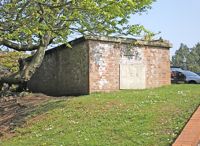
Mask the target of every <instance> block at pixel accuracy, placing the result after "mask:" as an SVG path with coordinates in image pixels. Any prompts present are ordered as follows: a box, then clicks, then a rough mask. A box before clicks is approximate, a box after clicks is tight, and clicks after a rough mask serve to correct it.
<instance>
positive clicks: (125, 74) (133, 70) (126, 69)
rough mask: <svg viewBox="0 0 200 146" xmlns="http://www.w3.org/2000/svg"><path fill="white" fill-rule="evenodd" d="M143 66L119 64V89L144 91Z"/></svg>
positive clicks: (144, 77)
mask: <svg viewBox="0 0 200 146" xmlns="http://www.w3.org/2000/svg"><path fill="white" fill-rule="evenodd" d="M145 81H146V76H145V66H144V65H142V64H120V89H144V88H145V86H146V82H145Z"/></svg>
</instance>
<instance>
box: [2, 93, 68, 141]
mask: <svg viewBox="0 0 200 146" xmlns="http://www.w3.org/2000/svg"><path fill="white" fill-rule="evenodd" d="M66 99H67V98H65V99H63V98H62V99H59V98H55V97H49V96H45V95H34V94H33V95H28V96H24V97H3V98H0V139H1V138H5V137H12V136H13V135H14V134H15V133H14V129H15V128H16V127H20V126H22V125H23V124H24V122H25V121H26V120H27V119H28V118H30V117H33V116H34V115H35V116H36V115H40V114H42V113H45V112H47V111H50V110H53V109H56V108H58V107H59V108H60V107H64V104H63V103H64V102H63V101H64V100H66Z"/></svg>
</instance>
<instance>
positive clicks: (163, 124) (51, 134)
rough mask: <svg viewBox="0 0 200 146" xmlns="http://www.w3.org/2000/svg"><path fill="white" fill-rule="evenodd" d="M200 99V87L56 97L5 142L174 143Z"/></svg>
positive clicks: (55, 145) (27, 145) (59, 145)
mask: <svg viewBox="0 0 200 146" xmlns="http://www.w3.org/2000/svg"><path fill="white" fill-rule="evenodd" d="M199 103H200V85H172V86H167V87H162V88H157V89H148V90H123V91H118V92H112V93H95V94H91V95H88V96H80V97H75V98H70V99H66V100H63V99H60V100H59V99H58V100H51V101H50V102H48V103H46V104H45V105H43V106H40V107H38V108H37V109H36V110H35V111H34V113H31V114H32V115H39V116H37V117H35V118H29V120H28V121H27V122H26V124H25V125H24V126H23V127H22V128H17V129H16V130H15V131H16V133H17V134H16V136H15V137H14V138H11V139H6V140H4V141H2V142H0V145H3V146H42V145H44V146H73V145H75V146H78V145H80V146H82V145H83V146H96V145H98V146H112V145H114V146H118V145H119V146H168V145H171V144H172V142H173V141H174V139H175V138H176V137H177V135H178V134H179V132H180V131H181V129H182V128H183V126H184V124H185V123H186V122H187V120H188V119H189V117H190V116H191V114H192V113H193V112H194V111H195V109H196V108H197V107H198V105H199Z"/></svg>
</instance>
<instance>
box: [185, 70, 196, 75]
mask: <svg viewBox="0 0 200 146" xmlns="http://www.w3.org/2000/svg"><path fill="white" fill-rule="evenodd" d="M184 74H185V75H186V76H198V75H197V74H196V73H194V72H191V71H184Z"/></svg>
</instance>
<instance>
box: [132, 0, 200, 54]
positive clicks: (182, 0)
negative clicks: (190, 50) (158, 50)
mask: <svg viewBox="0 0 200 146" xmlns="http://www.w3.org/2000/svg"><path fill="white" fill-rule="evenodd" d="M130 23H133V24H142V25H144V26H145V27H146V28H147V29H149V30H151V31H153V32H159V31H160V32H161V34H159V35H158V36H156V38H159V37H160V36H161V37H162V38H163V39H166V40H169V41H170V42H171V43H172V44H173V48H171V50H170V54H171V55H173V54H174V53H175V51H176V50H177V49H178V48H179V46H180V43H184V44H186V45H188V47H193V46H194V45H195V44H196V43H197V42H200V0H157V1H156V2H155V3H154V4H153V5H152V9H150V10H149V11H148V12H147V14H145V13H143V14H142V15H140V16H139V15H134V16H132V18H131V20H130Z"/></svg>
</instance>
